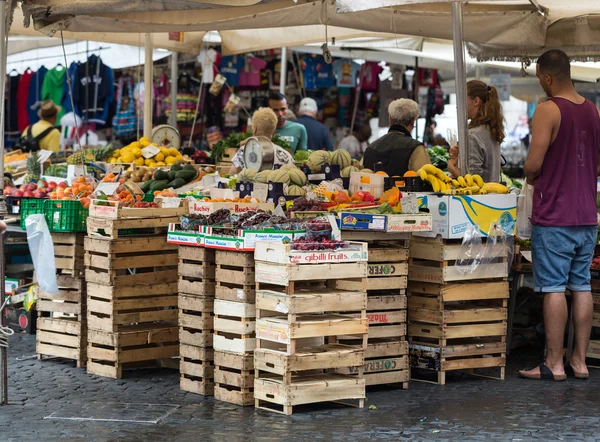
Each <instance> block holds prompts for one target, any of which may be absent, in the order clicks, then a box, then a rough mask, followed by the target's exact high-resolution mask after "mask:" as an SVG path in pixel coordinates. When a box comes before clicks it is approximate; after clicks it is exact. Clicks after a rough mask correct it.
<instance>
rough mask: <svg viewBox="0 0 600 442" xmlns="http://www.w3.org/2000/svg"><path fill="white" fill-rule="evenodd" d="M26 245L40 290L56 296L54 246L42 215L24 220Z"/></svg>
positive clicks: (31, 216) (30, 216)
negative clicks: (27, 245)
mask: <svg viewBox="0 0 600 442" xmlns="http://www.w3.org/2000/svg"><path fill="white" fill-rule="evenodd" d="M25 226H26V228H27V243H28V244H29V250H30V252H31V259H32V260H33V268H34V269H35V274H36V277H37V282H38V285H39V287H40V289H41V290H43V291H44V292H46V293H49V294H51V295H58V284H57V282H56V265H55V263H54V244H53V243H52V236H51V235H50V230H48V224H46V218H45V217H44V215H39V214H38V215H29V216H28V217H27V219H26V220H25Z"/></svg>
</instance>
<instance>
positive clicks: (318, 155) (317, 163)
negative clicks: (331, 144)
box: [306, 150, 329, 173]
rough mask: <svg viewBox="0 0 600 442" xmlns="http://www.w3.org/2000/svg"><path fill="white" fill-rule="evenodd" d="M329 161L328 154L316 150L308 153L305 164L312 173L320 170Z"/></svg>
mask: <svg viewBox="0 0 600 442" xmlns="http://www.w3.org/2000/svg"><path fill="white" fill-rule="evenodd" d="M327 163H329V154H328V153H327V152H326V151H324V150H316V151H314V152H313V153H311V154H310V156H309V157H308V160H306V165H307V166H308V168H309V169H310V170H311V172H313V173H317V172H320V171H321V167H322V166H324V165H325V164H327Z"/></svg>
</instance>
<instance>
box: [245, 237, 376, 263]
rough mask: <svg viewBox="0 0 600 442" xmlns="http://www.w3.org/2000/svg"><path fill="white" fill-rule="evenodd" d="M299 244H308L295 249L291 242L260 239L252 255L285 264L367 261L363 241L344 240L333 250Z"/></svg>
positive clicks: (365, 247) (261, 259) (270, 261)
mask: <svg viewBox="0 0 600 442" xmlns="http://www.w3.org/2000/svg"><path fill="white" fill-rule="evenodd" d="M316 245H318V243H316ZM297 246H298V245H297ZM301 246H308V247H309V248H308V249H306V250H297V249H296V250H295V249H294V248H293V245H292V244H284V243H282V242H280V243H267V242H263V241H260V242H258V243H257V244H256V248H255V252H254V257H255V259H256V260H257V261H263V262H269V263H274V264H287V265H289V264H325V263H340V262H367V260H368V258H369V252H368V248H367V243H365V242H356V241H346V242H345V243H344V244H343V247H340V248H337V249H334V250H310V246H311V243H304V244H301Z"/></svg>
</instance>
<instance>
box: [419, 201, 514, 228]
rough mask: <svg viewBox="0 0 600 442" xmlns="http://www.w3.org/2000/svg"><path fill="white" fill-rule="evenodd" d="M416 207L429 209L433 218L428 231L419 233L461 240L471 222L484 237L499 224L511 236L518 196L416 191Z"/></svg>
mask: <svg viewBox="0 0 600 442" xmlns="http://www.w3.org/2000/svg"><path fill="white" fill-rule="evenodd" d="M417 203H418V205H419V210H423V209H428V210H429V213H430V214H431V217H432V220H433V229H432V230H431V232H426V233H425V232H423V233H418V234H417V235H418V236H427V237H435V236H438V235H440V236H441V237H442V238H444V239H461V238H463V236H464V234H465V232H466V231H467V228H468V227H469V226H470V225H476V226H478V227H479V230H480V232H481V234H482V235H483V236H487V235H488V232H489V231H490V227H491V226H492V225H493V224H495V223H498V225H499V226H500V227H501V228H502V230H503V231H504V233H505V234H506V235H510V236H512V235H514V234H515V230H516V220H517V195H514V194H510V193H509V194H506V195H472V196H468V195H461V196H458V195H442V194H433V193H418V194H417Z"/></svg>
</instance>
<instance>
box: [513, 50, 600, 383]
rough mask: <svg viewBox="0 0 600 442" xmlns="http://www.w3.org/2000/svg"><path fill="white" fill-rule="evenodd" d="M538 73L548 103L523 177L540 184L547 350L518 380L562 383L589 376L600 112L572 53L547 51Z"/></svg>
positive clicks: (536, 252) (536, 201) (537, 236)
mask: <svg viewBox="0 0 600 442" xmlns="http://www.w3.org/2000/svg"><path fill="white" fill-rule="evenodd" d="M536 70H537V77H538V79H539V81H540V84H541V86H542V88H544V91H545V92H546V94H547V95H548V97H549V100H548V101H547V102H546V103H544V104H541V105H539V106H538V107H537V109H536V110H535V114H534V116H533V126H532V138H531V144H530V150H529V156H528V158H527V162H526V163H525V174H526V175H527V181H528V182H529V183H530V184H533V186H534V197H533V210H532V217H531V223H532V225H533V232H532V237H531V244H532V252H533V272H534V275H533V276H534V283H535V290H536V291H537V292H541V293H543V294H544V325H545V330H546V350H547V353H546V360H545V361H544V362H543V363H542V364H540V366H539V367H535V368H533V369H531V370H522V371H520V372H519V375H520V376H522V377H524V378H528V379H544V380H556V381H563V380H565V379H566V374H565V373H567V374H570V375H573V376H575V377H576V378H579V379H587V378H588V377H589V374H588V369H587V366H586V363H585V354H586V351H587V348H588V344H589V339H590V333H591V327H592V315H593V304H592V294H591V286H590V265H591V262H592V257H593V254H594V247H595V245H596V237H597V231H598V224H597V223H598V214H597V210H596V183H597V177H598V172H599V170H600V165H599V164H598V149H599V148H600V114H599V111H598V109H597V108H596V106H595V105H594V104H593V103H591V102H590V101H588V100H586V99H585V98H583V97H582V96H581V95H579V94H578V93H577V92H576V91H575V88H574V86H573V82H572V80H571V67H570V60H569V57H568V56H567V54H565V53H564V52H562V51H559V50H551V51H548V52H546V53H544V54H543V55H542V56H541V57H540V58H539V59H538V61H537V69H536ZM566 290H569V291H570V292H571V294H572V296H573V322H574V326H575V349H574V352H573V355H572V356H571V359H570V360H569V361H566V362H567V364H566V365H565V364H564V363H563V341H564V334H565V326H566V323H567V317H568V310H567V302H566V298H565V291H566Z"/></svg>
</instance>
